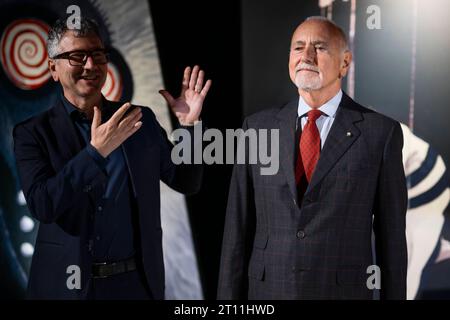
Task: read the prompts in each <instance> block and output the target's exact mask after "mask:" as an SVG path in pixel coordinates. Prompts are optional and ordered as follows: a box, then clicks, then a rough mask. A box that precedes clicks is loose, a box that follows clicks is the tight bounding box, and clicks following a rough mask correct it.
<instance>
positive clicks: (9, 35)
mask: <svg viewBox="0 0 450 320" xmlns="http://www.w3.org/2000/svg"><path fill="white" fill-rule="evenodd" d="M48 31H49V26H48V25H47V24H46V23H44V22H42V21H40V20H37V19H19V20H16V21H14V22H12V23H11V24H9V25H8V26H7V27H6V29H5V30H4V32H3V34H2V37H1V40H0V49H1V56H0V57H1V64H2V67H3V70H5V73H6V75H7V76H8V77H9V79H10V80H11V81H12V82H13V83H14V84H15V85H16V86H18V87H19V88H21V89H24V90H32V89H36V88H39V87H41V86H43V85H44V84H45V83H46V82H47V81H48V80H49V79H50V72H49V71H48V67H47V50H46V44H45V39H46V38H47V34H48Z"/></svg>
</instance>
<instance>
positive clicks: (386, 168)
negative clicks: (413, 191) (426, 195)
mask: <svg viewBox="0 0 450 320" xmlns="http://www.w3.org/2000/svg"><path fill="white" fill-rule="evenodd" d="M402 147H403V134H402V130H401V127H400V124H399V123H398V122H396V123H395V125H394V126H393V127H392V129H391V131H390V133H389V136H388V139H387V142H386V144H385V148H384V152H383V159H382V165H381V171H380V175H379V180H378V187H377V195H376V199H375V207H374V208H375V210H374V232H375V248H376V263H377V265H378V266H379V268H380V270H381V288H380V298H381V299H382V300H387V299H394V300H400V299H402V300H403V299H405V298H406V271H407V264H408V255H407V247H406V235H405V228H406V222H405V220H406V210H407V201H408V196H407V189H406V180H405V173H404V169H403V163H402Z"/></svg>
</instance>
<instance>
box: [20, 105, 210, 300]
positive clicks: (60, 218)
mask: <svg viewBox="0 0 450 320" xmlns="http://www.w3.org/2000/svg"><path fill="white" fill-rule="evenodd" d="M111 104H112V105H113V106H114V107H115V108H116V109H118V108H119V107H120V106H121V103H114V102H111ZM142 113H143V119H142V121H143V126H142V128H141V129H139V130H138V131H137V132H136V133H135V134H134V135H132V136H131V137H130V138H128V139H127V140H126V141H125V142H124V143H123V147H124V152H125V158H126V162H127V166H128V168H129V171H130V179H131V182H132V187H133V192H134V193H135V195H136V198H137V206H138V212H139V231H140V235H141V247H142V260H143V261H142V262H143V265H144V270H145V275H146V280H147V282H148V285H149V287H150V289H151V292H152V295H153V297H154V298H155V299H164V283H165V281H164V261H163V252H162V229H161V217H160V180H162V181H163V182H165V183H166V184H167V185H169V186H170V187H172V188H173V189H175V190H177V191H179V192H182V193H188V194H190V193H195V192H197V191H198V190H199V188H200V186H201V179H202V167H201V165H174V164H173V163H172V161H171V158H170V153H171V149H172V144H171V143H170V142H169V141H168V139H167V136H166V133H165V131H164V130H163V129H162V128H161V127H160V125H159V124H158V122H157V120H156V118H155V115H154V114H153V112H152V111H151V110H150V109H149V108H146V107H143V108H142ZM189 130H191V131H192V132H191V136H192V137H193V128H189ZM13 135H14V152H15V156H16V161H17V167H18V170H19V175H20V179H21V183H22V188H23V191H24V194H25V198H26V200H27V204H28V207H29V209H30V211H31V214H32V215H33V216H34V217H35V218H36V219H38V220H39V221H40V222H41V223H40V226H39V232H38V235H37V239H36V246H35V253H34V256H33V260H32V265H31V271H30V278H29V284H28V297H29V298H32V299H83V298H85V297H86V294H87V289H88V287H89V282H90V281H91V272H90V271H91V263H92V256H91V254H90V253H89V248H88V246H89V227H90V225H91V223H92V221H91V219H92V218H93V214H94V212H95V209H94V203H95V199H98V198H99V197H101V196H102V195H103V193H104V188H105V186H106V179H107V177H106V176H105V174H104V172H103V171H102V170H101V169H100V167H99V166H98V165H97V164H96V163H95V161H94V160H93V158H92V157H91V156H89V154H88V153H87V151H86V149H85V147H84V146H83V142H82V140H81V139H80V137H79V136H78V135H77V133H76V128H75V127H74V124H73V122H72V121H71V119H70V118H69V115H68V114H67V112H66V111H65V110H64V107H63V105H62V102H61V101H60V102H58V103H57V104H56V106H54V107H53V108H51V109H49V110H48V111H46V112H44V113H42V114H40V115H38V116H36V117H33V118H31V119H29V120H27V121H25V122H22V123H20V124H18V125H17V126H16V127H15V128H14V133H13ZM71 265H76V266H79V267H80V270H81V289H79V290H77V289H73V290H70V289H68V287H67V284H66V282H67V279H68V277H69V276H70V274H68V273H67V268H68V267H69V266H71Z"/></svg>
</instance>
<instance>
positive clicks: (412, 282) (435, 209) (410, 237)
mask: <svg viewBox="0 0 450 320" xmlns="http://www.w3.org/2000/svg"><path fill="white" fill-rule="evenodd" d="M401 127H402V131H403V140H404V145H403V164H404V167H405V173H406V175H410V174H411V173H412V172H414V171H415V170H417V169H419V168H420V166H421V165H422V163H423V161H424V160H425V158H426V156H427V153H428V149H429V144H428V143H426V142H425V141H423V140H422V139H420V138H419V137H417V136H415V135H414V134H413V133H412V132H411V130H409V128H408V127H407V126H406V125H404V124H402V125H401ZM439 158H440V156H439V157H438V159H439ZM444 172H445V165H444V164H443V162H442V165H438V166H435V167H434V168H433V170H432V171H431V172H430V174H429V176H427V177H425V179H424V180H423V181H421V182H419V183H418V184H417V185H416V186H415V187H414V188H412V189H411V190H408V192H409V193H410V194H411V191H412V194H414V195H420V194H422V193H424V192H426V191H428V190H429V188H430V183H431V182H432V181H438V180H439V178H440V177H442V175H443V174H444ZM430 175H433V177H430ZM435 175H437V176H438V178H436V177H435ZM427 181H428V182H427ZM449 201H450V189H449V188H447V189H445V190H444V191H443V192H442V193H441V194H440V195H439V196H438V197H436V198H435V199H433V200H432V201H430V202H428V203H426V204H424V205H421V206H419V207H416V208H413V209H408V212H407V214H406V241H407V246H408V273H407V293H406V295H407V299H408V300H412V299H414V298H415V297H416V295H417V291H418V289H419V285H420V279H421V277H422V271H423V269H424V267H425V265H426V263H427V262H428V260H429V259H430V257H431V254H432V253H433V251H434V249H435V248H436V245H437V243H438V241H439V239H440V234H441V231H442V227H443V225H444V210H445V208H446V207H447V205H448V203H449Z"/></svg>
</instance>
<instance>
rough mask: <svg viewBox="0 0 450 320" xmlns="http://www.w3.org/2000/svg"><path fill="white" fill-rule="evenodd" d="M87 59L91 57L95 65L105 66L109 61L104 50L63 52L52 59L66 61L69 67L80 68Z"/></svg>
mask: <svg viewBox="0 0 450 320" xmlns="http://www.w3.org/2000/svg"><path fill="white" fill-rule="evenodd" d="M88 57H91V58H92V61H93V62H94V63H95V64H106V63H108V60H109V57H108V53H107V51H106V50H105V49H97V50H92V51H82V50H76V51H69V52H63V53H60V54H58V55H56V56H54V57H53V58H52V59H67V60H69V64H70V65H71V66H74V67H82V66H84V65H85V64H86V62H87V59H88Z"/></svg>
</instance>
